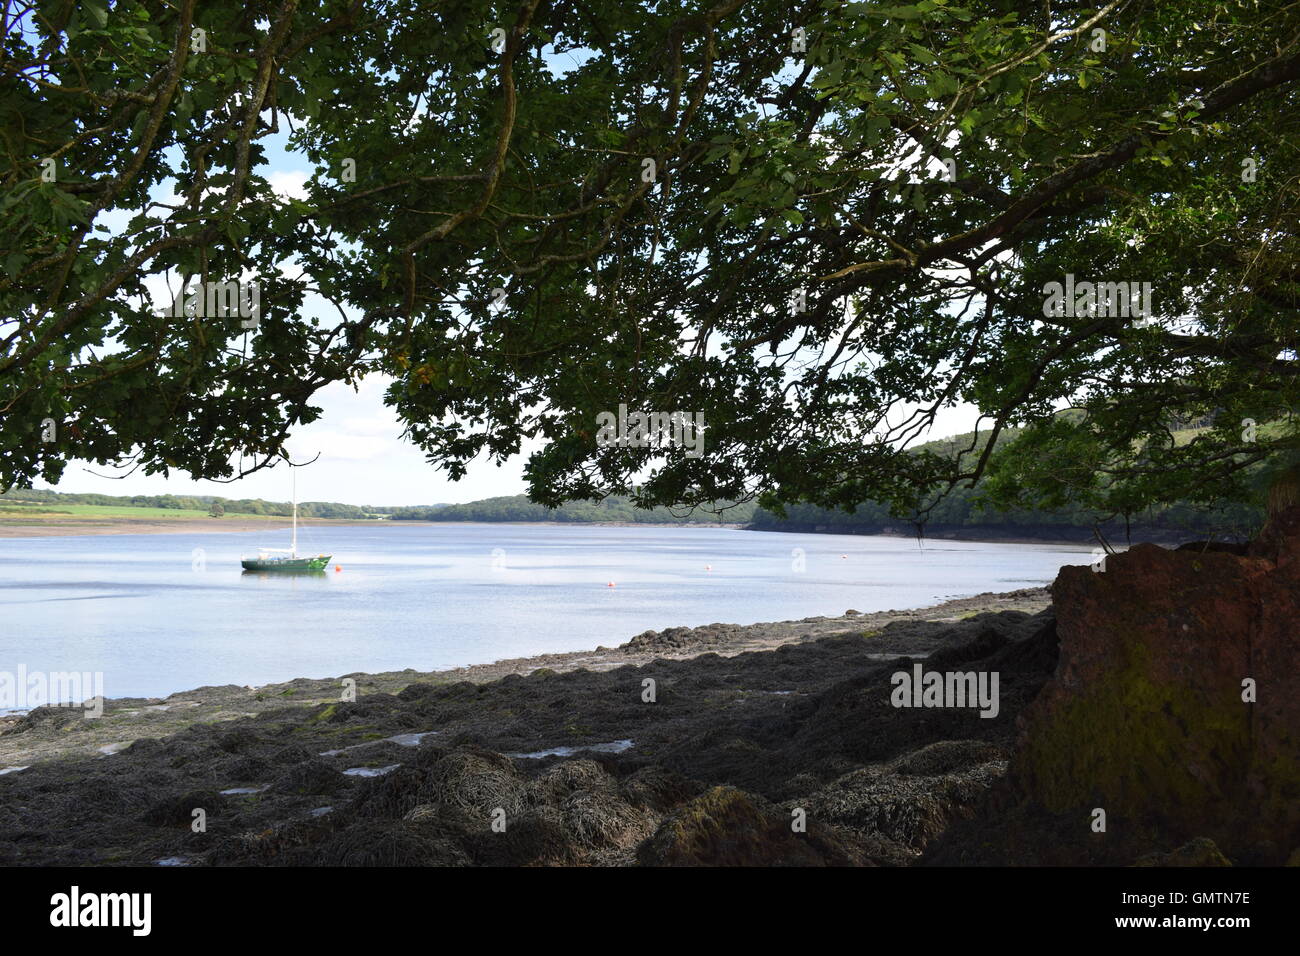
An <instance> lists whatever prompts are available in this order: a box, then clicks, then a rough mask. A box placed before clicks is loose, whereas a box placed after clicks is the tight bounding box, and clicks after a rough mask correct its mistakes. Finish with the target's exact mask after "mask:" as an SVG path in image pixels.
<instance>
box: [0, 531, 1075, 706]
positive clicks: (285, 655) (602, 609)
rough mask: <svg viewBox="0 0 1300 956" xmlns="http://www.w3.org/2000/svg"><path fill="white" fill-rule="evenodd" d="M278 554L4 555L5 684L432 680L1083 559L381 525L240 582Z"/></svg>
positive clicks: (1054, 552) (90, 551) (128, 547)
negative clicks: (73, 679)
mask: <svg viewBox="0 0 1300 956" xmlns="http://www.w3.org/2000/svg"><path fill="white" fill-rule="evenodd" d="M287 542H288V531H287V529H286V530H284V531H279V530H275V531H270V532H268V531H258V532H252V533H243V534H240V533H225V534H223V533H211V534H187V533H181V534H153V535H94V536H77V537H49V538H9V539H0V672H7V673H10V674H14V673H17V672H18V671H19V669H20V668H24V669H25V670H26V671H28V672H34V671H39V672H44V673H54V672H60V671H76V672H99V673H102V674H103V692H104V695H105V696H107V697H143V696H156V697H161V696H166V695H168V694H171V693H174V692H176V691H181V690H188V689H191V688H194V687H199V686H203V685H220V684H239V685H249V686H257V685H260V684H266V683H272V682H278V681H285V680H291V679H293V678H295V677H312V678H323V677H332V676H338V675H341V674H347V673H352V672H357V671H363V672H374V671H387V670H402V669H404V668H408V667H409V668H415V669H417V670H422V671H423V670H439V669H444V668H451V667H458V666H462V665H468V664H481V663H488V662H491V661H496V660H501V659H503V658H510V657H525V656H530V655H534V654H542V653H552V652H561V651H574V650H584V649H589V648H594V647H596V646H597V645H605V646H610V647H612V646H615V645H618V644H621V643H623V642H625V641H627V640H628V639H629V638H631V637H633V636H634V635H636V634H639V633H641V632H642V631H645V630H663V629H664V628H667V627H674V626H688V627H691V626H698V625H701V624H709V623H713V622H726V623H735V624H752V623H756V622H759V621H783V620H793V619H798V618H803V617H810V616H813V615H819V614H825V615H838V614H842V613H843V612H844V611H845V610H847V609H849V608H854V609H856V610H859V611H863V612H868V611H881V610H891V609H900V610H901V609H904V608H916V607H924V606H927V605H933V604H936V603H939V602H941V601H944V600H947V599H949V598H954V597H963V596H969V595H973V594H979V593H981V592H984V591H1010V590H1014V589H1016V588H1024V587H1033V586H1039V585H1043V584H1046V583H1048V582H1049V581H1051V580H1052V579H1053V578H1054V577H1055V576H1056V572H1057V569H1058V568H1059V567H1060V566H1061V565H1063V564H1087V563H1089V561H1090V560H1091V558H1090V550H1089V549H1087V548H1069V547H1065V546H1059V545H1042V544H986V543H978V542H957V541H934V540H927V541H925V542H924V543H923V544H921V545H918V543H917V541H916V540H915V539H908V538H896V537H865V536H848V535H825V534H784V533H773V532H756V531H739V530H733V529H727V528H656V527H640V526H638V527H593V526H584V525H562V524H546V525H511V524H434V525H407V524H404V523H393V524H389V523H387V522H385V523H383V524H379V523H377V524H376V525H375V526H373V527H370V526H355V525H353V526H338V527H330V526H321V525H307V526H304V527H303V528H301V529H300V532H299V551H300V552H301V553H316V552H323V553H329V554H332V555H333V556H334V557H333V560H332V561H331V562H330V567H329V570H328V572H326V573H324V574H319V575H315V576H311V575H308V576H303V575H275V574H247V573H244V572H243V571H242V570H241V569H240V566H239V558H240V555H241V554H246V553H250V552H253V551H255V550H256V549H257V547H258V546H267V547H286V546H287ZM335 566H337V567H338V568H339V570H337V571H336V570H335ZM611 584H612V585H613V587H610V585H611Z"/></svg>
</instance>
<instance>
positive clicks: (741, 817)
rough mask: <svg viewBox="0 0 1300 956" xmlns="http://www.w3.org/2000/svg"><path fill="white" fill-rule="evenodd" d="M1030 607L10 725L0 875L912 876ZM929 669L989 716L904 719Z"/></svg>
mask: <svg viewBox="0 0 1300 956" xmlns="http://www.w3.org/2000/svg"><path fill="white" fill-rule="evenodd" d="M1048 600H1049V596H1048V593H1047V591H1046V590H1045V589H1027V590H1022V591H1015V592H1010V593H1008V594H1001V595H992V594H984V595H979V596H977V597H973V598H964V599H961V600H958V601H950V602H947V603H946V604H943V605H940V606H938V607H934V608H928V609H924V610H918V611H902V612H900V611H890V612H882V613H879V614H869V615H862V614H857V613H856V612H849V613H846V614H845V615H842V616H840V617H834V618H827V617H816V618H809V619H806V620H803V621H794V622H782V623H775V624H755V625H751V626H745V627H742V626H736V625H723V624H716V625H708V626H705V627H700V628H692V629H686V628H680V629H678V628H673V629H669V630H667V631H664V632H646V633H645V634H642V635H638V636H637V637H636V638H633V639H632V640H631V641H629V642H628V643H627V644H625V645H623V646H622V647H619V648H615V649H606V648H598V649H597V650H595V651H589V652H578V653H571V654H555V655H543V656H540V657H535V658H529V659H526V660H517V661H501V662H498V663H496V664H492V665H486V666H481V667H473V668H466V669H461V670H457V671H446V672H438V673H432V674H420V673H416V672H414V671H402V672H396V673H387V674H374V675H352V677H353V678H354V679H355V680H356V682H357V699H356V701H355V702H345V701H341V700H340V697H341V695H342V692H343V686H344V683H343V679H339V680H332V681H327V680H322V681H311V680H296V681H291V682H289V683H287V684H281V685H273V686H267V687H262V688H257V689H251V688H241V687H233V686H230V687H215V688H214V687H207V688H199V689H196V690H193V691H188V692H185V693H181V694H175V695H172V696H171V697H169V698H167V699H166V700H157V701H154V700H114V701H109V702H107V704H106V707H105V713H104V716H103V717H101V718H98V719H85V718H84V717H82V716H81V714H80V712H79V711H73V710H67V709H52V708H42V709H40V710H38V711H34V712H32V713H31V714H29V715H26V716H23V717H10V718H6V719H4V720H3V721H0V771H3V770H5V769H6V768H11V767H26V768H27V769H23V770H17V771H13V772H9V773H5V774H4V775H3V776H0V862H4V863H9V864H56V863H63V864H80V863H89V864H111V863H130V864H152V863H156V862H158V861H160V860H170V861H171V862H173V863H175V862H187V863H192V864H199V865H202V864H277V863H296V864H400V863H406V864H446V865H457V864H494V863H495V864H573V863H579V864H633V863H638V862H639V863H643V864H667V863H697V862H715V863H764V864H765V863H803V864H886V865H890V864H893V865H903V864H909V863H913V862H915V861H917V859H918V858H919V857H920V855H921V853H922V852H923V851H924V849H925V847H926V845H927V844H928V843H929V842H930V841H932V840H933V838H934V837H935V836H936V835H938V834H940V833H942V832H943V831H944V830H945V829H946V828H947V827H948V825H949V824H950V823H951V822H953V821H955V820H957V819H961V818H964V817H967V816H970V815H971V814H972V813H974V812H975V808H976V806H977V805H978V804H979V803H980V801H982V800H983V799H984V797H985V795H986V794H987V792H988V791H989V788H990V786H991V785H992V783H993V781H995V780H997V779H998V778H999V777H1000V776H1001V775H1002V774H1003V773H1004V771H1005V768H1006V759H1007V757H1008V753H1009V748H1010V746H1011V743H1012V740H1013V736H1014V727H1015V719H1016V716H1017V714H1018V713H1019V712H1020V710H1021V709H1022V708H1023V707H1024V706H1025V704H1026V703H1027V702H1028V701H1029V700H1031V699H1032V698H1033V697H1034V696H1035V695H1036V694H1037V692H1038V690H1039V688H1040V687H1041V686H1042V683H1043V681H1044V680H1045V679H1046V678H1047V676H1048V675H1049V674H1050V673H1051V671H1052V669H1053V667H1054V666H1055V643H1054V641H1055V622H1054V618H1053V616H1052V613H1051V611H1050V609H1049V610H1044V608H1045V607H1046V605H1047V602H1048ZM921 661H924V662H925V664H924V666H925V667H926V668H928V669H939V670H944V669H948V670H952V669H961V670H990V669H992V670H997V671H998V672H999V674H1000V677H1001V683H1000V687H999V708H998V712H997V714H996V716H994V717H991V718H984V717H981V716H980V715H979V712H978V710H976V709H974V708H940V709H925V708H915V709H913V708H902V709H899V708H895V707H894V706H893V705H892V704H891V702H890V699H891V693H892V690H893V685H892V682H891V675H892V674H894V673H895V672H897V671H901V670H910V669H911V666H912V664H913V663H914V662H921ZM647 681H650V682H653V683H652V684H651V683H647ZM651 697H652V698H653V700H651V699H650V698H651ZM327 808H328V809H327ZM195 811H202V813H201V814H196V813H195ZM799 812H802V813H803V814H804V816H805V817H806V821H807V824H806V829H805V830H802V831H796V830H794V829H792V824H791V819H792V814H797V813H799ZM200 817H201V818H202V819H203V821H204V827H203V828H198V827H197V826H196V824H195V820H197V819H199V818H200ZM499 826H504V830H502V829H500V828H499ZM718 828H722V830H723V831H725V832H726V833H727V834H728V838H727V839H726V840H723V841H722V842H721V843H718V842H717V841H716V840H714V839H713V838H712V837H710V836H709V834H711V833H714V834H715V835H716V832H715V831H718ZM195 829H201V832H194V831H195ZM733 837H734V839H733ZM1154 849H1173V847H1167V848H1162V847H1154ZM1125 852H1127V850H1126V851H1125ZM1112 862H1115V861H1112ZM1122 862H1131V860H1128V859H1126V860H1123V861H1122Z"/></svg>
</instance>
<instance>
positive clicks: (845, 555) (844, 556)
mask: <svg viewBox="0 0 1300 956" xmlns="http://www.w3.org/2000/svg"><path fill="white" fill-rule="evenodd" d="M840 557H841V558H847V557H848V555H847V554H841V555H840Z"/></svg>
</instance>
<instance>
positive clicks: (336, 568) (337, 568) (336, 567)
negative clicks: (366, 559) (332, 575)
mask: <svg viewBox="0 0 1300 956" xmlns="http://www.w3.org/2000/svg"><path fill="white" fill-rule="evenodd" d="M334 570H335V571H342V570H343V569H342V568H341V567H339V566H338V565H337V564H336V565H334Z"/></svg>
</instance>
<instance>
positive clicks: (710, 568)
mask: <svg viewBox="0 0 1300 956" xmlns="http://www.w3.org/2000/svg"><path fill="white" fill-rule="evenodd" d="M704 570H705V571H712V570H713V565H711V564H706V565H705V566H704Z"/></svg>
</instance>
